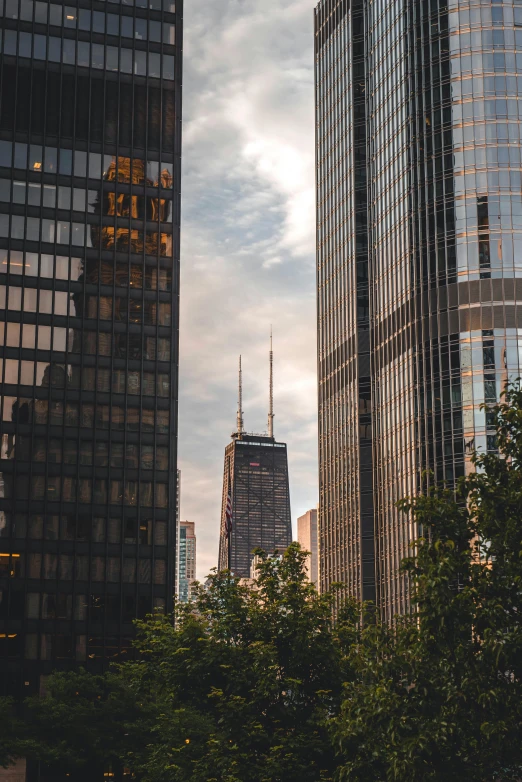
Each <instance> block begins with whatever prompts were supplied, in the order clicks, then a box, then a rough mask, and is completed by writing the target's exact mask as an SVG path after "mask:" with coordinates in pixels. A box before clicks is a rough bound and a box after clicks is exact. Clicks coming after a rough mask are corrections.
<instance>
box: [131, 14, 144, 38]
mask: <svg viewBox="0 0 522 782" xmlns="http://www.w3.org/2000/svg"><path fill="white" fill-rule="evenodd" d="M134 37H135V38H137V39H138V40H140V41H145V40H147V20H146V19H141V18H140V17H137V18H136V19H135V20H134Z"/></svg>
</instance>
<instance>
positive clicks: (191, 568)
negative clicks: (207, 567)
mask: <svg viewBox="0 0 522 782" xmlns="http://www.w3.org/2000/svg"><path fill="white" fill-rule="evenodd" d="M178 548H179V551H178V559H179V592H178V599H179V600H180V601H181V602H182V603H187V602H188V601H189V600H190V598H191V597H192V584H193V583H194V581H195V580H196V525H195V523H194V522H193V521H180V524H179V546H178Z"/></svg>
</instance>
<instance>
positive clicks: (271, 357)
mask: <svg viewBox="0 0 522 782" xmlns="http://www.w3.org/2000/svg"><path fill="white" fill-rule="evenodd" d="M269 361H270V380H269V402H268V436H269V437H273V436H274V349H273V344H272V328H270V353H269Z"/></svg>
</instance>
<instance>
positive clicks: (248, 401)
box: [179, 0, 318, 579]
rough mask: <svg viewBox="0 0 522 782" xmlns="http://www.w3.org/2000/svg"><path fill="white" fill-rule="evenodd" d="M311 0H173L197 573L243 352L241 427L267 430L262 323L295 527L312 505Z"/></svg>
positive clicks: (185, 374) (186, 508)
mask: <svg viewBox="0 0 522 782" xmlns="http://www.w3.org/2000/svg"><path fill="white" fill-rule="evenodd" d="M313 7H314V3H313V2H309V0H299V1H298V2H275V0H269V1H268V2H266V3H265V4H263V6H261V5H260V4H259V3H258V2H254V0H246V1H245V2H242V3H237V2H233V1H232V0H216V2H214V3H212V5H211V6H210V7H209V6H208V4H206V3H204V2H203V0H194V2H192V3H190V4H187V6H186V8H185V15H184V26H185V32H184V38H185V44H184V108H183V111H184V127H183V181H182V194H183V196H182V239H181V241H182V249H181V277H182V279H181V326H180V342H181V345H180V418H179V437H180V439H179V467H180V468H181V470H182V488H181V515H182V518H186V519H191V520H193V521H195V522H196V523H197V525H198V530H199V533H198V578H200V579H202V578H204V577H205V576H206V574H207V573H208V571H209V570H210V568H211V567H214V566H216V565H217V558H218V539H219V520H220V511H221V486H222V479H223V462H222V459H223V449H224V447H225V445H226V444H227V443H228V442H229V439H230V433H231V432H232V430H233V428H234V425H235V420H236V407H237V357H238V355H239V354H240V353H241V354H242V356H243V381H244V413H245V427H246V429H247V430H248V431H258V430H259V431H264V430H265V428H266V415H267V411H268V349H269V348H268V335H269V331H270V324H273V331H274V354H275V355H274V363H275V369H274V372H275V381H274V399H275V422H274V431H275V436H276V438H277V439H278V440H279V441H284V442H287V443H288V457H289V473H290V498H291V507H292V521H293V528H294V536H295V534H296V519H297V517H298V516H300V515H302V514H303V513H305V512H306V511H307V510H309V509H310V508H313V507H315V506H316V504H317V498H318V493H317V484H318V478H317V380H316V334H315V311H316V304H315V301H316V294H315V201H314V148H315V144H314V89H313V46H312V45H311V42H312V41H313ZM238 302H241V310H240V311H238V307H237V303H238Z"/></svg>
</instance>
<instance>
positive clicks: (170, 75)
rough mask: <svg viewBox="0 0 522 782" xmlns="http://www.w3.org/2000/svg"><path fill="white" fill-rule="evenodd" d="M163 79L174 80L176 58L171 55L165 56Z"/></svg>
mask: <svg viewBox="0 0 522 782" xmlns="http://www.w3.org/2000/svg"><path fill="white" fill-rule="evenodd" d="M163 78H164V79H170V80H172V79H174V57H172V56H171V55H170V54H164V55H163Z"/></svg>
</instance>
